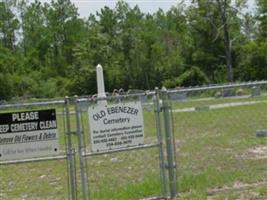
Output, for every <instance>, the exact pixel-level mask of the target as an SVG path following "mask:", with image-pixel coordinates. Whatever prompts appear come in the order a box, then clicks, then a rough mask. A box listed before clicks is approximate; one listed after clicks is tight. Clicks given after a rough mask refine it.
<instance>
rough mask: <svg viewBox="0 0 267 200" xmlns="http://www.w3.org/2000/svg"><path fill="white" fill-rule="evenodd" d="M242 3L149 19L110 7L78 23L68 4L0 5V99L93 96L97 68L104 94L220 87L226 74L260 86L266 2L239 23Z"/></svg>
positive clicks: (61, 0)
mask: <svg viewBox="0 0 267 200" xmlns="http://www.w3.org/2000/svg"><path fill="white" fill-rule="evenodd" d="M245 2H246V1H245V0H241V1H238V2H237V3H236V4H233V1H230V0H229V1H224V3H222V1H202V0H201V1H193V2H192V4H190V5H189V6H188V5H185V4H183V3H182V4H179V5H176V6H173V7H172V8H170V9H169V10H168V11H163V10H161V9H159V10H158V11H157V12H155V13H153V14H152V13H143V12H142V11H141V10H140V9H139V8H138V6H135V7H130V6H129V4H128V3H126V2H124V1H118V2H117V4H116V6H115V8H114V9H111V8H108V7H104V8H102V9H101V10H100V11H99V12H97V13H96V14H91V15H90V16H89V18H88V19H81V18H79V14H78V10H77V8H76V7H75V5H74V4H73V3H72V1H70V0H54V1H51V3H43V2H42V1H39V0H36V1H34V2H32V3H27V1H21V2H19V3H17V4H16V3H15V1H8V0H4V1H1V2H0V75H1V77H2V80H4V79H5V80H6V79H7V78H6V77H9V80H8V81H7V82H6V83H5V84H7V85H6V86H5V88H9V89H3V92H2V97H1V98H2V99H8V98H10V97H11V96H15V97H24V98H29V97H38V98H43V97H55V96H62V95H73V94H78V95H85V94H94V93H96V80H95V79H96V77H95V66H96V65H97V64H101V65H102V66H103V68H104V74H105V86H106V90H107V91H109V92H111V91H113V90H114V89H116V88H117V89H118V88H124V90H127V89H129V88H132V89H143V90H144V89H145V90H146V89H154V87H155V86H159V87H160V86H162V85H165V86H167V87H176V86H189V85H191V86H193V85H200V84H206V83H221V82H226V81H227V80H229V75H231V70H230V67H232V68H233V69H234V70H233V72H234V79H235V80H238V81H248V80H259V79H266V75H265V74H267V70H266V48H267V47H266V32H267V31H266V3H265V2H266V1H262V0H257V6H258V7H257V11H256V13H248V14H246V15H240V14H238V13H240V12H241V9H242V8H243V7H244V3H245ZM188 66H190V67H191V66H198V67H197V68H196V67H191V68H190V69H189V70H186V69H188ZM10 77H11V78H10ZM2 87H4V86H2ZM4 91H5V92H4Z"/></svg>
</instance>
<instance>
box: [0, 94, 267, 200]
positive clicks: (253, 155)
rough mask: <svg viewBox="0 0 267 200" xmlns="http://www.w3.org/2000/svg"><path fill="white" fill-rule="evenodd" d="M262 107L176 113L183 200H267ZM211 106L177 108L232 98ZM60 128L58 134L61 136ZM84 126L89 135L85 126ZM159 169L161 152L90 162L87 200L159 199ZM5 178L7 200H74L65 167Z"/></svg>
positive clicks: (1, 185) (22, 168) (33, 166)
mask: <svg viewBox="0 0 267 200" xmlns="http://www.w3.org/2000/svg"><path fill="white" fill-rule="evenodd" d="M255 100H257V99H255V98H248V99H246V100H240V101H255ZM259 100H261V101H262V100H263V102H259V103H256V104H251V105H243V106H235V107H226V108H219V109H214V110H199V111H195V112H173V121H174V127H173V128H174V136H175V143H176V146H175V147H176V160H177V182H178V191H179V199H267V192H266V191H267V184H266V182H267V170H266V169H267V138H259V137H256V131H257V130H259V129H267V103H265V102H264V100H267V98H264V97H260V99H259ZM211 101H212V102H211ZM211 101H203V102H202V101H199V102H194V103H193V104H192V103H188V102H184V103H183V102H174V103H173V108H174V110H175V109H178V108H186V107H191V106H196V107H198V106H200V107H201V106H205V105H213V104H222V103H225V102H227V103H229V102H231V100H229V99H227V100H224V99H220V100H211ZM234 101H235V102H237V100H236V99H235V100H234ZM144 117H145V131H146V133H145V135H146V138H145V141H146V143H150V142H151V143H154V142H155V141H156V129H155V120H154V112H153V111H144ZM59 119H60V117H59ZM72 120H73V119H72ZM60 121H61V122H60V124H59V125H60V127H59V128H60V129H61V130H63V127H62V126H63V122H62V120H61V119H60ZM74 125H75V124H74V123H73V126H74ZM84 126H85V129H86V132H88V131H87V129H88V128H87V125H86V119H84ZM61 135H63V131H61ZM85 136H86V137H85V138H88V135H85ZM74 137H75V136H74ZM88 141H89V138H88V140H87V143H89V142H88ZM61 143H64V137H62V138H61ZM88 145H89V144H88ZM62 147H63V145H62ZM63 150H64V149H63ZM158 163H159V159H158V149H157V148H153V149H145V150H138V151H129V152H121V153H115V154H110V155H102V156H96V157H89V158H87V173H88V177H89V179H88V195H90V197H91V198H92V199H101V200H102V199H114V200H116V199H122V200H123V199H141V198H144V197H149V196H159V195H160V193H161V189H160V187H161V183H160V174H159V164H158ZM78 168H79V162H78V157H77V181H78V197H79V198H81V188H80V174H79V173H80V171H79V169H78ZM0 179H1V181H0V199H1V200H2V199H3V200H5V199H67V198H68V184H67V180H68V174H67V169H66V161H65V160H63V161H49V162H40V163H28V164H17V165H8V166H3V165H0Z"/></svg>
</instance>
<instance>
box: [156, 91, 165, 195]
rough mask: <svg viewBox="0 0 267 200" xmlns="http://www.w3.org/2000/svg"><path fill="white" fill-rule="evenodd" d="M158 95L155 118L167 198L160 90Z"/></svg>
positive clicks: (163, 182) (162, 177) (161, 172)
mask: <svg viewBox="0 0 267 200" xmlns="http://www.w3.org/2000/svg"><path fill="white" fill-rule="evenodd" d="M155 91H156V94H155V98H154V106H155V118H156V127H157V137H158V143H159V166H160V176H161V181H162V186H161V187H162V194H163V196H166V194H167V184H166V174H165V159H164V149H163V141H162V125H161V118H160V112H161V108H160V97H159V89H158V88H155Z"/></svg>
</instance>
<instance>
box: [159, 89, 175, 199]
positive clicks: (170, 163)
mask: <svg viewBox="0 0 267 200" xmlns="http://www.w3.org/2000/svg"><path fill="white" fill-rule="evenodd" d="M160 92H161V97H162V110H163V118H164V130H165V139H166V148H167V168H168V175H169V183H170V195H171V199H173V198H174V197H175V196H176V195H177V186H176V163H175V159H174V156H175V152H174V149H175V148H174V147H173V143H172V132H171V126H172V125H171V123H173V122H172V121H171V119H170V111H171V107H170V103H169V98H168V91H167V89H166V88H162V90H161V91H160Z"/></svg>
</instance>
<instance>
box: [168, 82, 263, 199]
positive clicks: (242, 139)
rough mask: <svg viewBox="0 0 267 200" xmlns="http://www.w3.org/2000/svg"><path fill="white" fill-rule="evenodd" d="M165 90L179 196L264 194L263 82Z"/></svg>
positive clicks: (245, 196)
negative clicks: (170, 115) (170, 120)
mask: <svg viewBox="0 0 267 200" xmlns="http://www.w3.org/2000/svg"><path fill="white" fill-rule="evenodd" d="M168 94H169V99H170V101H171V103H172V117H173V126H174V128H173V130H174V132H175V140H176V141H175V143H176V155H177V160H178V172H179V176H178V180H179V192H180V196H181V197H183V198H185V199H193V198H198V199H217V198H218V199H220V198H222V199H228V198H230V199H240V198H241V199H266V198H267V194H266V192H264V191H266V186H267V184H266V183H267V173H266V168H267V163H266V158H267V148H266V144H267V139H266V137H264V136H267V115H266V112H267V83H266V82H256V83H244V84H235V85H224V86H209V87H201V88H185V89H178V90H173V91H168ZM264 184H265V187H263V186H262V185H264ZM251 188H252V191H251V192H248V191H249V189H251ZM242 191H246V192H242Z"/></svg>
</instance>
